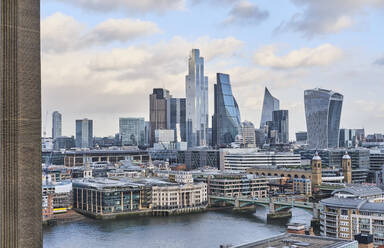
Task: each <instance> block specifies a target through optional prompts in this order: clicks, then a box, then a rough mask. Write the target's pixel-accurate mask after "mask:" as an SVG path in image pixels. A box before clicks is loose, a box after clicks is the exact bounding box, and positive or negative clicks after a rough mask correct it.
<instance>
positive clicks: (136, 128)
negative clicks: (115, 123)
mask: <svg viewBox="0 0 384 248" xmlns="http://www.w3.org/2000/svg"><path fill="white" fill-rule="evenodd" d="M119 133H120V137H121V145H123V146H139V145H140V146H141V145H144V144H145V121H144V118H120V119H119Z"/></svg>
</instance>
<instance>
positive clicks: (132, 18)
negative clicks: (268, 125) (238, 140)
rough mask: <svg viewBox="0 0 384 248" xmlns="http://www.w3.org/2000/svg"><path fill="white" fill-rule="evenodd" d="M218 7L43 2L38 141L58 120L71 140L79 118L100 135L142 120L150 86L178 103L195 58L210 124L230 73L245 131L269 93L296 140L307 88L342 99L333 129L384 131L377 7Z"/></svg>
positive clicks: (188, 2) (187, 2)
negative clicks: (285, 113) (200, 65)
mask: <svg viewBox="0 0 384 248" xmlns="http://www.w3.org/2000/svg"><path fill="white" fill-rule="evenodd" d="M217 3H218V0H209V1H204V2H203V1H197V0H167V1H165V2H164V3H163V4H160V5H159V4H157V3H156V1H154V0H150V1H147V2H145V3H143V4H138V3H137V2H136V1H123V2H122V1H109V2H108V5H106V4H105V3H103V2H96V3H95V2H91V1H88V0H84V1H64V0H45V1H43V3H42V5H41V6H42V11H41V13H42V51H43V52H42V93H43V94H42V97H43V98H42V100H43V105H42V106H43V119H42V120H43V124H42V126H43V127H42V128H43V131H44V130H46V132H47V136H50V135H51V122H52V120H51V114H52V112H53V111H55V110H57V111H59V112H60V113H61V114H62V115H63V135H66V136H71V135H75V120H76V119H83V118H89V119H92V120H93V121H94V134H95V136H100V137H102V136H110V135H114V134H115V133H117V132H118V119H119V118H120V117H143V118H145V120H148V117H149V94H150V93H151V92H152V89H153V88H166V89H168V90H170V92H171V95H172V96H173V97H178V98H180V97H185V76H186V75H187V69H188V68H187V58H188V55H189V53H190V50H191V49H192V48H199V49H200V51H201V56H202V57H204V58H205V72H206V75H208V78H209V81H208V83H209V116H210V117H211V116H212V115H213V85H214V84H215V83H216V73H217V72H222V73H226V74H229V75H230V78H231V84H232V91H233V94H234V97H235V98H236V100H237V102H238V104H239V108H240V113H241V118H242V121H245V120H248V121H251V122H253V123H254V124H255V126H256V127H258V126H259V123H260V118H261V108H262V101H263V94H264V87H268V89H269V90H270V91H271V94H272V95H273V96H275V97H276V98H278V99H279V100H280V104H281V109H286V110H289V118H290V139H291V140H293V139H294V135H295V133H296V132H298V131H305V130H306V124H305V114H304V90H306V89H312V88H317V87H319V88H324V89H329V90H333V91H336V92H339V93H341V94H342V95H344V104H343V110H342V115H341V118H342V119H341V125H340V128H365V130H366V133H367V134H369V133H383V132H384V128H383V126H382V123H384V99H383V98H382V94H380V93H381V92H382V89H383V86H384V70H383V69H384V49H383V48H382V44H384V36H383V35H380V33H382V32H381V25H380V24H381V23H383V21H384V20H383V19H384V17H383V16H382V15H381V14H382V11H383V10H384V3H381V2H379V1H363V0H359V1H354V2H349V1H340V2H338V3H337V4H334V3H333V2H332V1H331V0H325V1H321V2H312V1H308V2H305V1H304V2H303V1H298V0H291V1H279V2H277V1H274V2H271V1H267V0H261V1H253V0H232V1H220V3H221V4H220V6H218V5H217ZM329 5H332V11H330V10H329V8H327V6H329ZM212 8H215V12H214V13H213V12H212ZM47 113H48V116H47ZM209 122H210V123H211V118H209Z"/></svg>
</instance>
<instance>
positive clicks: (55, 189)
mask: <svg viewBox="0 0 384 248" xmlns="http://www.w3.org/2000/svg"><path fill="white" fill-rule="evenodd" d="M42 189H43V192H42V195H43V196H49V195H52V196H53V213H55V214H57V213H64V212H67V211H68V209H71V208H72V204H73V201H72V183H71V182H59V183H49V184H43V188H42Z"/></svg>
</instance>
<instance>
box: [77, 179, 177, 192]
mask: <svg viewBox="0 0 384 248" xmlns="http://www.w3.org/2000/svg"><path fill="white" fill-rule="evenodd" d="M146 185H151V186H153V185H176V184H174V183H170V182H167V181H164V180H162V179H159V178H139V179H134V178H90V179H77V180H73V186H74V187H76V186H82V187H90V188H95V189H97V190H103V189H111V188H124V187H130V188H138V187H143V186H146Z"/></svg>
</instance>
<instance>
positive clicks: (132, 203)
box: [131, 191, 133, 211]
mask: <svg viewBox="0 0 384 248" xmlns="http://www.w3.org/2000/svg"><path fill="white" fill-rule="evenodd" d="M132 210H133V192H132V191H131V211H132Z"/></svg>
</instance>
